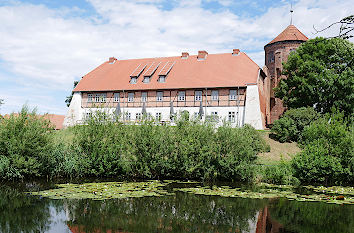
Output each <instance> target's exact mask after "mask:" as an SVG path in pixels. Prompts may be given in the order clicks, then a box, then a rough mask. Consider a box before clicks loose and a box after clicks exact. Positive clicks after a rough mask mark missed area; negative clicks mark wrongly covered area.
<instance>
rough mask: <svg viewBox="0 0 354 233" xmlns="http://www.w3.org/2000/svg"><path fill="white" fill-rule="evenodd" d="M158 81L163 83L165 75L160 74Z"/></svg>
mask: <svg viewBox="0 0 354 233" xmlns="http://www.w3.org/2000/svg"><path fill="white" fill-rule="evenodd" d="M158 81H159V83H164V82H166V75H160V76H159V80H158Z"/></svg>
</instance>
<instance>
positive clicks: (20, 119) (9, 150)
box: [0, 107, 52, 179]
mask: <svg viewBox="0 0 354 233" xmlns="http://www.w3.org/2000/svg"><path fill="white" fill-rule="evenodd" d="M51 129H52V127H51V125H50V122H49V121H47V120H45V119H43V118H41V117H39V116H38V115H37V114H36V111H35V110H32V111H30V110H29V109H28V108H27V107H23V108H22V110H21V112H20V113H19V114H11V115H10V116H9V117H8V118H3V119H2V120H1V121H0V176H1V177H3V178H6V179H12V178H22V177H25V176H40V175H43V167H44V166H45V164H44V162H45V160H47V159H48V158H49V157H50V155H49V154H50V143H51V142H50V130H51Z"/></svg>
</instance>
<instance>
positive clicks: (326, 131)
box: [293, 113, 354, 184]
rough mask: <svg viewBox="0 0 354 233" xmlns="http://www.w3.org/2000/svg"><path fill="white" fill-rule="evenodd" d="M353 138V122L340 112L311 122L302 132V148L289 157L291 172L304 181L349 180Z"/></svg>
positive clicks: (353, 157)
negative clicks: (291, 164)
mask: <svg viewBox="0 0 354 233" xmlns="http://www.w3.org/2000/svg"><path fill="white" fill-rule="evenodd" d="M353 139H354V138H353V126H352V125H351V126H350V125H349V124H348V122H347V121H346V120H345V119H344V116H343V114H341V113H335V114H328V115H326V116H323V117H322V118H320V119H318V120H317V121H315V122H313V123H312V124H311V125H310V126H309V127H306V128H305V129H304V131H303V133H302V140H301V141H300V144H301V146H302V147H303V148H304V150H303V151H302V152H301V153H299V154H298V155H296V157H295V158H294V160H293V167H294V170H295V176H296V177H298V179H300V180H301V181H302V182H304V183H313V182H316V183H324V184H329V183H337V184H341V183H344V184H345V183H352V182H353V181H354V175H353V174H354V169H353V168H354V166H353V164H354V163H353V161H354V153H353V150H354V140H353Z"/></svg>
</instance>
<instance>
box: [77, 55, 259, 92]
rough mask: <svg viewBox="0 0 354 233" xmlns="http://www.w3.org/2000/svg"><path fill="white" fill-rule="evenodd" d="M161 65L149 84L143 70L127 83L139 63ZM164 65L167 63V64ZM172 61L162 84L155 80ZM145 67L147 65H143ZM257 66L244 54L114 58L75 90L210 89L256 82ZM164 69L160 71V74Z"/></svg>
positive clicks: (89, 74) (86, 77) (85, 78)
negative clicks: (133, 80)
mask: <svg viewBox="0 0 354 233" xmlns="http://www.w3.org/2000/svg"><path fill="white" fill-rule="evenodd" d="M152 62H155V64H159V63H160V62H161V64H160V65H159V67H158V68H157V69H156V70H155V72H154V73H153V75H152V76H151V79H150V80H151V81H150V82H149V83H143V82H142V81H143V74H144V73H142V74H141V75H140V76H139V78H138V81H137V83H136V84H130V78H131V77H130V76H131V74H132V73H133V72H134V71H135V70H136V68H137V67H138V66H139V65H140V64H143V65H145V64H151V63H152ZM166 64H167V65H166ZM171 64H173V67H172V68H171V69H170V72H169V73H168V75H167V77H166V82H165V83H160V82H158V81H157V80H158V76H159V74H160V75H161V74H162V73H164V72H165V70H163V69H164V68H166V67H167V66H170V65H171ZM145 69H146V68H145ZM259 69H260V68H259V66H258V65H257V64H256V63H255V62H253V61H252V60H251V59H250V58H249V57H248V56H247V55H246V54H245V53H242V52H241V53H239V55H237V56H234V55H232V53H224V54H208V56H207V57H206V59H205V60H198V59H197V55H193V56H189V57H188V58H184V59H183V58H181V57H180V56H178V57H161V58H145V59H130V60H117V61H116V62H115V63H114V64H109V62H108V61H107V62H104V63H103V64H102V65H100V66H98V67H97V68H96V69H94V70H93V71H91V72H90V73H88V74H87V75H85V76H84V77H83V78H82V79H81V81H80V82H79V84H78V85H77V86H76V88H75V89H74V91H114V90H148V89H150V90H151V89H180V88H212V87H236V86H245V85H246V84H247V83H256V82H257V77H258V71H259ZM161 71H163V72H162V73H160V72H161Z"/></svg>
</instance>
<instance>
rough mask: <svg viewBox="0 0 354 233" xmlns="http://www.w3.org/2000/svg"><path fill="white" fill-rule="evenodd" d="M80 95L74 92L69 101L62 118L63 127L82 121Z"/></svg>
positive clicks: (82, 111)
mask: <svg viewBox="0 0 354 233" xmlns="http://www.w3.org/2000/svg"><path fill="white" fill-rule="evenodd" d="M81 100H82V94H81V92H74V94H73V98H72V99H71V102H70V106H69V110H68V112H67V114H66V116H65V118H64V123H63V126H64V127H65V128H66V127H69V126H73V125H76V124H78V123H79V122H81V121H82V117H83V113H84V110H83V108H82V107H81Z"/></svg>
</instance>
